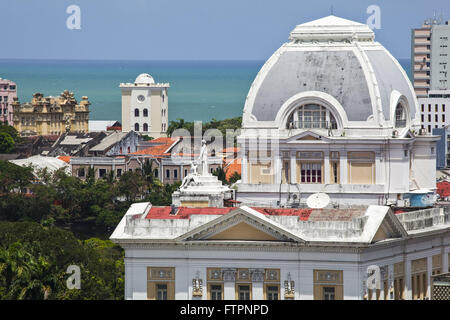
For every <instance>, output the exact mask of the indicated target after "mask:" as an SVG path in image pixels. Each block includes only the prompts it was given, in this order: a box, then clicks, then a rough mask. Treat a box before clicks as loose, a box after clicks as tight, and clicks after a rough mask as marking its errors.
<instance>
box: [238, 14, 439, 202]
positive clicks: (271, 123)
mask: <svg viewBox="0 0 450 320" xmlns="http://www.w3.org/2000/svg"><path fill="white" fill-rule="evenodd" d="M242 127H243V128H242V131H241V135H240V136H239V137H238V143H239V144H240V147H241V157H242V183H241V184H240V185H238V192H237V200H239V201H242V202H243V203H246V204H249V205H258V206H277V205H282V206H283V205H290V204H292V203H293V202H295V201H296V202H300V204H302V203H304V202H305V200H306V198H307V197H308V196H309V195H311V194H312V193H316V192H324V193H327V194H328V195H329V196H330V198H331V204H330V205H334V206H341V207H342V206H354V205H369V204H374V205H385V204H398V205H405V204H406V205H407V203H408V198H409V193H410V192H411V191H415V192H421V191H418V190H423V191H424V192H428V191H430V190H431V191H432V190H435V188H436V182H435V180H436V179H435V177H436V173H435V171H436V170H435V162H436V155H435V153H436V150H435V146H436V140H437V139H438V138H437V137H434V136H430V135H424V134H422V135H419V130H420V109H419V106H418V102H417V98H416V96H415V93H414V90H413V87H412V85H411V83H410V81H409V79H408V77H407V75H406V73H405V71H404V70H403V69H402V67H401V66H400V64H399V63H398V61H397V60H396V59H395V58H394V57H393V56H392V55H391V54H390V53H389V52H388V51H387V50H386V49H385V48H384V47H383V46H382V45H381V44H379V43H378V42H375V41H374V33H373V31H372V30H371V29H370V28H369V27H368V26H367V25H365V24H361V23H357V22H353V21H349V20H345V19H342V18H338V17H335V16H329V17H325V18H322V19H319V20H315V21H312V22H308V23H304V24H301V25H298V26H296V27H295V29H294V30H293V31H292V32H291V34H290V37H289V42H287V43H285V44H283V45H282V46H281V47H280V48H279V49H278V50H277V51H276V52H275V53H274V54H273V55H272V56H271V57H270V58H269V60H267V62H266V63H265V64H264V66H263V67H262V68H261V70H260V71H259V73H258V75H257V76H256V78H255V80H254V82H253V84H252V86H251V88H250V90H249V93H248V96H247V99H246V102H245V107H244V111H243V120H242ZM266 146H267V147H266ZM267 149H269V152H267ZM404 200H406V202H405V201H404Z"/></svg>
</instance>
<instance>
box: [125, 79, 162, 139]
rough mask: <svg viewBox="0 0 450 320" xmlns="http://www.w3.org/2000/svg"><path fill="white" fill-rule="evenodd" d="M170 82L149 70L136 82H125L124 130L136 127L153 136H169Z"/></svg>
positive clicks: (135, 128)
mask: <svg viewBox="0 0 450 320" xmlns="http://www.w3.org/2000/svg"><path fill="white" fill-rule="evenodd" d="M169 87H170V85H169V83H155V81H154V80H153V77H152V76H151V75H149V74H147V73H143V74H140V75H139V76H138V77H137V78H136V80H135V81H134V83H121V84H120V88H121V90H122V131H124V132H128V131H132V130H133V131H136V132H139V133H141V134H144V135H149V136H151V137H153V138H159V137H165V136H166V132H167V126H168V119H169V114H168V108H169V105H168V93H167V91H168V89H169Z"/></svg>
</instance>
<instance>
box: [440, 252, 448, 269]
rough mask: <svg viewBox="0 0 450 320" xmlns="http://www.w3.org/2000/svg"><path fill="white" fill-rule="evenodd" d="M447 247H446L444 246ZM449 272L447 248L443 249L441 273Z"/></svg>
mask: <svg viewBox="0 0 450 320" xmlns="http://www.w3.org/2000/svg"><path fill="white" fill-rule="evenodd" d="M444 249H445V247H444ZM447 272H448V252H445V250H442V270H441V273H447Z"/></svg>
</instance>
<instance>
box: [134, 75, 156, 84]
mask: <svg viewBox="0 0 450 320" xmlns="http://www.w3.org/2000/svg"><path fill="white" fill-rule="evenodd" d="M134 83H136V84H155V80H154V79H153V77H152V76H151V75H149V74H148V73H141V74H140V75H138V76H137V78H136V80H135V81H134Z"/></svg>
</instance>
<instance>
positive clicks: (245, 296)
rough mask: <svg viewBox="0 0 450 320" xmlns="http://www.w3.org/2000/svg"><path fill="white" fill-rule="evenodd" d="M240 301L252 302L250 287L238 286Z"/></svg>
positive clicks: (246, 285)
mask: <svg viewBox="0 0 450 320" xmlns="http://www.w3.org/2000/svg"><path fill="white" fill-rule="evenodd" d="M238 297H239V300H250V285H248V284H245V285H238Z"/></svg>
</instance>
